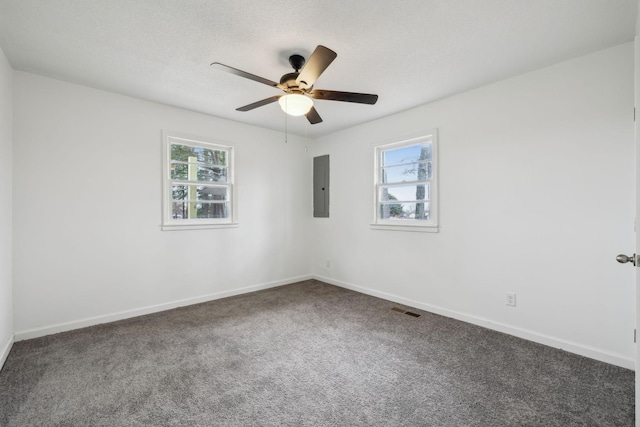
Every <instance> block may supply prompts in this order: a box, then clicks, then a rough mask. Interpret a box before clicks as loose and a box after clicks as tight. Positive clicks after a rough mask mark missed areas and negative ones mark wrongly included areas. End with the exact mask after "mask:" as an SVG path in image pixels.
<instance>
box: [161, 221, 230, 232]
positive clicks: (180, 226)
mask: <svg viewBox="0 0 640 427" xmlns="http://www.w3.org/2000/svg"><path fill="white" fill-rule="evenodd" d="M237 227H238V223H237V222H225V223H220V224H171V225H168V224H164V225H161V226H160V229H161V230H162V231H183V230H208V229H215V228H237Z"/></svg>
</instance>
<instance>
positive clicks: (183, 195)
mask: <svg viewBox="0 0 640 427" xmlns="http://www.w3.org/2000/svg"><path fill="white" fill-rule="evenodd" d="M228 190H229V189H228V187H211V186H205V185H174V186H173V190H172V198H173V200H186V201H187V200H188V201H214V200H224V201H226V200H228Z"/></svg>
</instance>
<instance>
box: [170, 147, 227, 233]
mask: <svg viewBox="0 0 640 427" xmlns="http://www.w3.org/2000/svg"><path fill="white" fill-rule="evenodd" d="M232 154H233V149H232V147H229V146H223V145H218V144H214V143H211V142H208V141H203V140H201V139H200V138H188V137H180V136H172V135H165V166H164V169H165V174H164V175H165V184H164V188H165V189H164V198H165V202H164V214H163V228H165V227H167V229H171V227H182V226H184V227H185V228H188V227H193V226H224V225H230V224H233V218H234V207H233V203H234V197H233V174H232V160H233V159H232Z"/></svg>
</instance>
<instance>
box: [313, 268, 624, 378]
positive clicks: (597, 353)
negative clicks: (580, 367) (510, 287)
mask: <svg viewBox="0 0 640 427" xmlns="http://www.w3.org/2000/svg"><path fill="white" fill-rule="evenodd" d="M313 278H314V279H316V280H320V281H322V282H325V283H329V284H332V285H335V286H339V287H341V288H345V289H350V290H352V291H356V292H360V293H363V294H367V295H371V296H374V297H378V298H382V299H385V300H388V301H393V302H396V303H398V304H403V305H406V306H409V307H415V308H419V309H421V310H424V311H428V312H430V313H435V314H439V315H441V316H445V317H450V318H453V319H456V320H461V321H463V322H467V323H471V324H474V325H477V326H482V327H484V328H487V329H492V330H494V331H498V332H503V333H505V334H509V335H513V336H516V337H518V338H523V339H526V340H529V341H533V342H536V343H538V344H544V345H547V346H549V347H554V348H558V349H561V350H565V351H568V352H570V353H575V354H579V355H580V356H585V357H588V358H591V359H595V360H599V361H601V362H605V363H610V364H612V365H616V366H620V367H623V368H626V369H632V370H635V360H634V359H632V358H628V357H626V356H623V355H620V354H615V353H611V352H608V351H605V350H602V349H598V348H593V347H589V346H585V345H582V344H578V343H574V342H571V341H566V340H563V339H560V338H556V337H552V336H549V335H545V334H540V333H538V332H535V331H530V330H527V329H522V328H518V327H514V326H509V325H506V324H503V323H497V322H494V321H491V320H488V319H484V318H482V317H477V316H473V315H469V314H465V313H460V312H457V311H452V310H448V309H445V308H441V307H437V306H433V305H430V304H425V303H421V302H419V301H413V300H410V299H407V298H403V297H399V296H397V295H392V294H388V293H386V292H380V291H376V290H372V289H367V288H364V287H361V286H357V285H354V284H351V283H346V282H342V281H340V280H336V279H332V278H330V277H325V276H320V275H314V276H313Z"/></svg>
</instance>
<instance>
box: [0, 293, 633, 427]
mask: <svg viewBox="0 0 640 427" xmlns="http://www.w3.org/2000/svg"><path fill="white" fill-rule="evenodd" d="M392 307H398V305H397V304H394V303H391V302H388V301H384V300H381V299H377V298H373V297H370V296H367V295H362V294H359V293H356V292H351V291H348V290H344V289H341V288H338V287H334V286H331V285H327V284H324V283H321V282H318V281H314V280H310V281H306V282H301V283H296V284H293V285H288V286H283V287H279V288H274V289H269V290H265V291H260V292H256V293H252V294H246V295H240V296H236V297H232V298H226V299H222V300H217V301H213V302H210V303H205V304H198V305H194V306H190V307H184V308H180V309H175V310H171V311H167V312H163V313H158V314H153V315H149V316H143V317H138V318H134V319H129V320H125V321H120V322H115V323H111V324H105V325H100V326H95V327H91V328H85V329H80V330H76V331H72V332H67V333H62V334H57V335H52V336H48V337H43V338H38V339H33V340H28V341H22V342H18V343H16V344H15V345H14V347H13V349H12V351H11V353H10V355H9V357H8V359H7V362H6V364H5V366H4V368H3V370H2V372H1V373H0V424H1V425H3V426H5V425H6V426H31V425H46V426H136V425H151V426H168V425H180V426H491V427H495V426H632V425H633V423H634V374H633V372H632V371H630V370H626V369H622V368H618V367H615V366H612V365H608V364H605V363H601V362H597V361H594V360H590V359H587V358H584V357H580V356H576V355H573V354H570V353H566V352H563V351H560V350H556V349H552V348H549V347H545V346H542V345H538V344H535V343H532V342H528V341H524V340H521V339H518V338H515V337H512V336H509V335H505V334H501V333H498V332H493V331H490V330H487V329H484V328H480V327H477V326H473V325H469V324H466V323H463V322H459V321H455V320H451V319H448V318H445V317H441V316H437V315H433V314H429V313H425V312H422V311H420V310H415V309H410V310H411V311H413V312H416V313H419V314H422V316H421V317H419V318H415V317H412V316H409V315H406V314H401V313H398V312H396V311H392V310H391V308H392ZM405 308H406V309H409V308H407V307H405Z"/></svg>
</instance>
